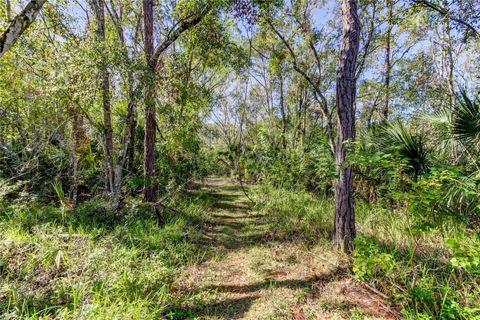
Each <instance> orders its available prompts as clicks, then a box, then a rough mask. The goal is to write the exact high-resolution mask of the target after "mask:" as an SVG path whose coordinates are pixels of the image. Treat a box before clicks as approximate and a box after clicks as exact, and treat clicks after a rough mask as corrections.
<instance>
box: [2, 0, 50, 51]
mask: <svg viewBox="0 0 480 320" xmlns="http://www.w3.org/2000/svg"><path fill="white" fill-rule="evenodd" d="M45 2H47V0H31V1H30V2H29V3H28V4H27V5H26V6H25V8H24V9H23V10H22V12H20V13H19V14H18V15H17V16H16V17H15V18H14V19H13V20H12V21H11V22H10V25H9V26H8V27H7V29H6V30H5V31H4V32H3V33H2V34H0V58H1V57H2V56H3V54H4V53H5V52H7V51H8V49H10V48H11V47H12V46H13V45H14V44H15V42H16V41H17V40H18V38H20V36H21V35H22V33H24V32H25V30H27V28H28V27H29V26H30V25H31V24H32V22H33V21H35V18H36V17H37V14H38V13H39V12H40V9H42V7H43V5H44V4H45ZM7 4H8V5H7V7H10V5H9V4H10V2H8V3H7ZM8 11H10V9H9V8H8ZM8 15H10V13H8Z"/></svg>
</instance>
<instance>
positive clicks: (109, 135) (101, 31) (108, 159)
mask: <svg viewBox="0 0 480 320" xmlns="http://www.w3.org/2000/svg"><path fill="white" fill-rule="evenodd" d="M92 7H93V10H94V12H95V17H96V22H97V30H96V36H97V44H98V49H99V51H100V56H101V59H100V68H99V78H100V79H99V80H100V84H101V85H100V86H101V92H102V108H103V149H104V157H105V159H104V164H105V190H106V191H107V192H108V193H110V194H111V195H115V194H116V190H115V189H116V188H115V187H116V184H115V173H114V167H113V128H112V110H111V109H112V108H111V101H110V74H109V71H108V65H107V61H106V58H105V54H106V52H105V50H106V43H105V41H106V36H105V3H104V1H103V0H93V1H92Z"/></svg>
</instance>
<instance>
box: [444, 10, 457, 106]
mask: <svg viewBox="0 0 480 320" xmlns="http://www.w3.org/2000/svg"><path fill="white" fill-rule="evenodd" d="M446 20H447V21H446V23H445V24H446V35H447V41H446V51H447V56H448V73H447V77H448V81H447V82H448V95H449V98H450V108H453V107H454V106H455V83H454V75H453V72H454V67H455V61H454V59H453V52H452V51H453V44H452V32H451V30H452V28H451V26H450V21H449V20H448V19H446Z"/></svg>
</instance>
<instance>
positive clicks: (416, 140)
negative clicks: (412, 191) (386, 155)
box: [380, 121, 429, 179]
mask: <svg viewBox="0 0 480 320" xmlns="http://www.w3.org/2000/svg"><path fill="white" fill-rule="evenodd" d="M380 145H381V146H383V147H386V148H390V147H391V146H395V147H396V150H397V152H398V154H399V155H400V156H401V157H402V158H404V159H405V160H406V162H407V164H408V166H409V170H408V171H409V172H408V173H409V174H410V176H411V177H412V178H413V179H417V178H418V177H419V176H421V175H423V174H424V173H425V172H426V170H427V169H428V165H429V159H428V154H429V152H428V149H427V147H426V144H425V141H424V138H423V136H422V135H420V134H416V133H414V132H412V130H410V129H408V128H407V127H405V126H404V125H403V123H402V122H400V121H394V122H390V123H387V124H386V125H385V126H384V127H383V128H382V130H381V139H380Z"/></svg>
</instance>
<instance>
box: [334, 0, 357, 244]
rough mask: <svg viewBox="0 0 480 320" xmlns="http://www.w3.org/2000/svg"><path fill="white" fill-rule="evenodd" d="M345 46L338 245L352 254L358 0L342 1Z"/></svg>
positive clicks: (339, 126)
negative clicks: (350, 154)
mask: <svg viewBox="0 0 480 320" xmlns="http://www.w3.org/2000/svg"><path fill="white" fill-rule="evenodd" d="M342 24H343V28H342V42H341V47H340V59H339V63H338V69H337V132H338V133H337V143H336V146H335V164H336V171H337V180H336V181H335V226H334V229H335V230H334V232H335V234H334V239H333V240H334V242H335V243H336V244H337V245H339V246H340V247H342V248H343V249H344V250H345V251H347V252H349V251H351V250H352V249H353V239H354V238H355V234H356V232H355V213H354V208H353V176H352V167H351V166H347V165H346V154H347V150H346V147H347V146H346V145H345V142H347V141H351V140H353V139H354V138H355V91H356V83H355V71H356V66H357V55H358V48H359V41H360V38H359V36H360V21H359V18H358V13H357V0H342Z"/></svg>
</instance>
